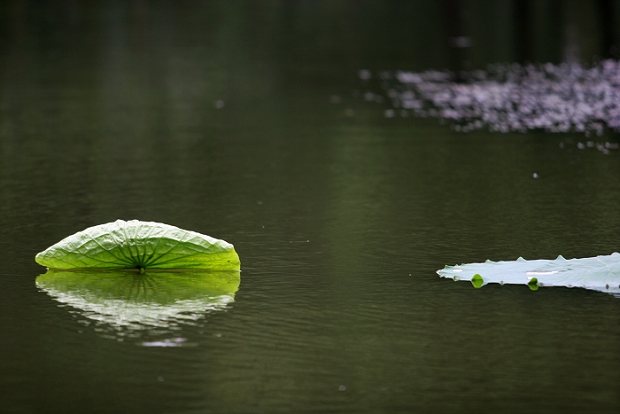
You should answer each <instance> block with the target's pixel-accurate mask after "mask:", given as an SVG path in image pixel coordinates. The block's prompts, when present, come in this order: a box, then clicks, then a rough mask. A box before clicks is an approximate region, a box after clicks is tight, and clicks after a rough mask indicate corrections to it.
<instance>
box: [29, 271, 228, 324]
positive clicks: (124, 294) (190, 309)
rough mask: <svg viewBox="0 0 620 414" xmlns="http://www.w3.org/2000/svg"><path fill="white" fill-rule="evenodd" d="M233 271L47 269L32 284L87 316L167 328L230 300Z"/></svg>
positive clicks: (114, 321)
mask: <svg viewBox="0 0 620 414" xmlns="http://www.w3.org/2000/svg"><path fill="white" fill-rule="evenodd" d="M239 283H240V274H239V272H238V271H212V270H211V271H210V270H202V271H200V270H188V271H176V272H171V271H161V270H159V271H158V270H151V271H146V272H144V273H139V272H137V271H135V270H133V271H129V270H126V271H123V270H95V269H88V270H86V271H82V270H63V271H58V270H48V271H47V273H45V274H42V275H40V276H38V277H37V279H36V285H37V287H38V288H39V289H40V290H42V291H44V292H46V293H47V294H48V295H50V296H51V297H53V298H54V299H55V300H57V301H58V302H60V303H61V304H64V305H70V306H72V307H73V308H75V309H77V310H78V312H79V313H80V314H81V315H82V316H84V317H86V318H88V319H91V320H94V321H97V322H105V323H107V324H109V325H110V326H112V327H114V328H116V329H118V328H130V329H134V330H135V329H142V328H152V327H159V328H169V327H171V326H175V325H178V324H179V323H183V322H191V321H194V320H197V319H199V318H201V317H202V316H203V315H204V314H205V313H207V312H210V311H214V310H220V309H223V308H224V307H226V305H227V304H229V303H230V302H232V301H233V300H234V296H235V292H237V290H238V289H239Z"/></svg>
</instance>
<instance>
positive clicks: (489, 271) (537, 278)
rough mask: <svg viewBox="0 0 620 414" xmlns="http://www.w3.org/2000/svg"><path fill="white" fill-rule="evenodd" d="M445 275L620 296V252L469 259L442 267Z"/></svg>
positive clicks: (479, 282) (477, 284)
mask: <svg viewBox="0 0 620 414" xmlns="http://www.w3.org/2000/svg"><path fill="white" fill-rule="evenodd" d="M437 273H438V274H439V276H441V277H446V278H450V279H454V280H467V281H471V282H472V284H473V285H474V286H475V287H482V286H484V285H486V284H487V283H499V284H522V285H527V286H529V288H530V289H532V290H537V289H538V287H539V286H540V287H543V286H544V287H547V286H565V287H581V288H585V289H592V290H597V291H600V292H605V293H610V294H613V295H614V296H620V253H613V254H611V255H608V256H596V257H587V258H583V259H570V260H566V259H565V258H563V257H562V256H559V257H558V258H557V259H555V260H525V259H523V258H519V259H517V260H516V261H512V262H492V261H490V260H487V261H486V262H485V263H469V264H463V265H457V266H446V268H445V269H441V270H438V271H437Z"/></svg>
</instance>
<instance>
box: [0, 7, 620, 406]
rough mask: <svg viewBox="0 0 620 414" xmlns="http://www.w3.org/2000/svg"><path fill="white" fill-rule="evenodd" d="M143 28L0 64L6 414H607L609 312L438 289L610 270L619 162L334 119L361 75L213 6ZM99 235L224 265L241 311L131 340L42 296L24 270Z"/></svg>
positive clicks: (584, 295)
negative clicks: (111, 232)
mask: <svg viewBox="0 0 620 414" xmlns="http://www.w3.org/2000/svg"><path fill="white" fill-rule="evenodd" d="M137 4H140V3H137ZM141 10H142V9H140V8H137V9H132V10H125V9H124V8H123V7H120V6H119V7H109V8H104V10H103V11H102V12H101V13H103V14H99V12H97V13H94V12H91V11H89V10H84V11H83V13H84V14H82V15H79V16H77V17H75V20H70V16H69V17H66V19H68V20H62V19H61V21H53V22H52V23H50V24H49V25H48V26H45V25H42V24H39V23H41V22H40V21H39V20H37V19H41V17H40V16H39V17H37V16H36V15H34V16H30V17H26V18H24V19H23V20H15V22H16V23H15V24H16V25H19V24H22V25H23V26H21V28H20V27H17V28H15V29H13V31H12V32H11V33H13V34H15V33H16V34H17V35H19V36H17V35H16V37H11V38H10V39H8V40H7V38H5V39H4V41H5V44H6V45H7V46H10V47H9V48H8V49H6V50H7V52H6V53H5V54H4V55H3V57H2V58H1V60H0V64H1V70H0V145H1V147H0V200H1V203H0V212H1V214H0V229H1V232H0V260H1V261H2V263H3V266H2V268H1V270H0V291H1V292H2V298H1V300H0V327H1V329H2V333H1V337H0V338H1V340H0V354H1V355H2V358H0V372H1V373H2V374H1V375H0V403H1V404H2V407H3V408H2V411H6V412H16V413H22V412H23V413H30V412H37V413H41V412H58V410H61V411H62V412H66V413H73V412H75V413H83V412H92V413H99V412H101V413H108V412H134V413H147V412H148V413H154V412H162V413H172V412H174V413H229V412H230V413H278V412H282V413H288V412H309V413H310V412H333V413H353V412H354V413H399V412H402V413H409V412H414V411H420V412H442V413H450V412H459V413H462V412H472V413H473V412H476V413H480V412H494V413H496V412H533V411H535V412H558V413H559V412H567V411H585V410H588V411H590V412H611V411H615V410H617V409H618V408H619V407H620V396H619V394H618V392H617V390H618V385H619V384H620V357H618V353H617V345H618V343H619V340H620V328H619V327H618V323H617V322H618V317H619V316H620V300H618V299H617V298H614V297H612V296H611V295H605V294H602V293H598V292H591V291H586V290H578V289H567V288H558V289H551V288H549V289H540V290H538V291H536V292H531V291H529V289H527V287H525V286H503V287H493V286H487V287H485V288H483V289H479V290H478V289H473V288H472V287H471V286H469V285H468V284H466V283H453V282H451V281H448V280H445V279H440V278H439V277H438V276H437V275H436V274H435V271H436V270H437V269H439V268H441V267H443V266H444V265H446V264H455V263H463V262H478V261H483V260H485V259H493V260H514V259H516V258H517V257H518V256H523V257H525V258H527V259H537V258H548V259H551V258H555V257H556V256H557V255H558V254H562V255H564V256H565V257H567V258H572V257H586V256H594V255H597V254H609V253H611V252H613V251H617V250H618V242H617V234H618V232H619V230H620V215H618V214H617V213H618V205H620V181H619V180H618V176H619V172H620V154H618V152H614V151H612V152H611V153H610V154H609V155H604V154H602V153H601V152H599V151H596V150H594V149H584V150H580V149H578V147H577V143H578V142H580V141H584V142H585V138H584V137H582V136H579V135H548V134H543V133H528V134H492V133H488V132H475V133H470V134H460V133H457V132H454V131H452V130H451V129H450V128H449V127H448V126H446V125H440V124H439V123H438V122H437V121H436V120H424V119H418V120H414V119H411V118H403V119H400V118H397V119H385V118H384V117H383V110H382V109H381V108H380V107H378V106H376V105H370V104H367V103H365V102H363V101H362V100H361V99H357V98H354V97H353V96H352V91H353V90H354V89H356V88H359V84H358V81H357V79H356V71H357V69H359V67H358V66H355V65H356V64H357V63H353V64H350V63H347V62H346V59H344V58H343V59H340V58H338V57H334V59H335V60H334V62H335V63H333V64H332V62H330V61H329V59H327V58H326V59H325V61H320V60H319V61H316V60H315V61H310V60H311V59H310V60H304V59H303V56H302V57H299V55H297V57H296V58H295V57H290V56H289V55H288V54H286V53H282V54H280V52H278V50H277V49H273V48H267V47H265V48H264V49H261V48H260V47H256V45H261V44H268V45H272V44H273V43H270V42H271V41H272V40H273V39H281V37H279V35H278V34H277V33H276V34H273V33H271V32H269V31H265V30H258V29H257V30H256V31H254V32H253V31H251V30H250V31H249V33H248V32H247V31H240V30H235V29H234V28H235V26H234V25H233V23H234V21H235V20H234V17H235V16H237V17H238V16H239V13H237V12H230V14H226V11H227V10H228V9H226V8H225V7H221V8H216V9H215V10H214V11H213V12H214V14H211V13H209V10H206V9H205V8H198V9H196V8H194V9H192V8H189V9H180V8H179V9H174V8H173V9H163V11H162V9H158V8H155V9H149V8H146V9H144V10H142V11H141ZM196 10H198V11H201V12H202V13H203V14H202V15H199V16H202V18H204V19H206V20H209V19H212V20H211V21H213V23H214V24H215V23H217V22H224V23H221V27H219V28H217V29H216V28H214V27H212V26H209V25H204V24H199V22H202V21H203V20H200V19H198V18H197V17H196V16H197V14H196V13H197V11H196ZM229 11H230V10H229ZM142 12H144V13H142ZM169 12H172V14H170V13H169ZM89 13H92V14H89ZM132 13H133V14H132ZM141 13H142V14H141ZM265 13H267V14H266V15H264V16H263V17H261V19H263V20H259V22H263V21H268V20H269V17H268V16H269V14H268V12H267V11H266V12H265ZM212 15H217V16H218V18H217V19H216V18H215V17H208V16H212ZM101 16H104V17H103V18H102V17H101ZM265 16H267V17H265ZM63 18H64V17H63ZM89 19H90V20H89ZM274 19H275V20H276V21H282V20H279V18H274ZM89 21H90V22H95V23H94V24H92V25H89V24H86V22H89ZM20 22H21V23H20ZM33 22H34V23H33ZM37 22H38V23H37ZM106 22H107V23H106ZM35 23H37V24H35ZM239 24H241V23H239ZM244 27H247V26H244ZM250 27H252V26H250ZM261 27H263V26H261ZM278 27H279V26H278ZM46 28H47V29H49V31H48V32H46V31H45V30H46ZM80 28H86V29H84V30H83V31H80V30H81V29H80ZM276 28H277V27H276ZM79 29H80V30H79ZM273 30H276V29H273ZM278 30H288V29H286V26H284V28H280V29H278ZM77 32H79V33H82V35H81V36H78V37H76V36H73V34H74V33H77ZM240 33H241V34H240ZM256 33H259V34H261V35H264V36H273V39H272V38H270V37H267V38H266V40H265V39H262V40H260V38H258V40H257V37H256ZM20 36H21V37H20ZM270 39H271V40H270ZM293 40H294V41H298V39H297V40H295V39H293ZM299 41H301V40H299ZM282 47H283V48H284V50H285V51H286V50H289V49H287V47H288V46H286V45H284V46H282ZM300 50H302V49H300ZM299 53H302V52H299ZM308 53H314V52H312V50H311V51H310V52H308ZM377 53H378V52H377ZM386 53H387V54H384V55H382V56H383V57H384V58H385V59H386V60H389V59H393V58H394V55H390V53H388V52H386ZM327 55H329V53H327V52H326V56H327ZM332 56H336V55H332ZM393 64H394V65H396V64H397V62H395V61H394V62H393ZM414 69H415V68H414ZM334 96H337V99H335V98H334ZM614 139H615V138H614V137H612V136H604V137H600V138H597V140H599V141H601V142H603V141H605V140H614ZM560 144H562V146H561V145H560ZM534 173H536V174H537V176H538V178H533V174H534ZM117 218H122V219H134V218H136V219H140V220H153V221H161V222H165V223H169V224H173V225H176V226H179V227H181V228H186V229H191V230H195V231H199V232H202V233H206V234H209V235H211V236H214V237H218V238H222V239H225V240H227V241H229V242H231V243H233V244H234V245H235V247H236V250H237V252H238V253H239V255H240V258H241V263H242V273H241V284H240V286H239V290H238V291H237V292H236V294H235V298H234V302H231V303H228V304H227V305H226V306H225V307H223V308H222V309H220V308H218V309H214V310H212V311H205V312H204V315H203V316H202V317H200V318H198V319H197V320H192V321H187V322H186V323H179V324H171V325H170V326H167V327H164V328H162V329H156V330H152V329H144V330H138V331H133V332H132V334H131V335H129V334H128V333H127V331H126V330H123V329H118V327H114V326H111V325H110V324H109V323H105V321H104V322H102V323H97V322H96V321H94V320H93V319H92V318H88V317H86V316H85V315H84V314H83V312H82V311H81V310H80V309H79V308H76V307H73V306H68V305H66V304H65V305H63V304H62V303H60V302H58V301H57V300H55V299H54V298H53V297H52V296H49V295H48V294H46V293H45V292H44V291H41V290H39V289H37V287H36V285H35V278H36V276H37V275H39V274H41V273H43V272H44V269H42V268H41V267H39V266H38V265H37V264H36V263H34V255H35V254H36V253H37V252H39V251H41V250H43V249H45V248H46V247H48V246H49V245H51V244H53V243H55V242H57V241H58V240H60V239H61V238H63V237H65V236H67V235H69V234H72V233H74V232H76V231H79V230H83V229H84V228H86V227H88V226H91V225H95V224H101V223H105V222H108V221H113V220H115V219H117ZM145 345H147V346H145ZM173 345H176V346H173Z"/></svg>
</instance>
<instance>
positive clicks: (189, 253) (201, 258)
mask: <svg viewBox="0 0 620 414" xmlns="http://www.w3.org/2000/svg"><path fill="white" fill-rule="evenodd" d="M35 260H36V261H37V263H39V264H40V265H43V266H46V267H48V268H50V269H91V268H96V269H97V268H98V269H131V268H133V269H136V268H137V269H212V270H239V268H240V262H239V256H238V255H237V252H236V251H235V248H234V247H233V245H232V244H230V243H227V242H225V241H224V240H219V239H215V238H213V237H209V236H205V235H204V234H200V233H196V232H193V231H188V230H182V229H180V228H178V227H175V226H170V225H168V224H162V223H155V222H144V221H138V220H131V221H123V220H117V221H115V222H113V223H106V224H101V225H98V226H94V227H89V228H87V229H86V230H83V231H80V232H77V233H75V234H73V235H71V236H69V237H66V238H64V239H63V240H61V241H59V242H58V243H56V244H54V245H53V246H51V247H49V248H48V249H47V250H45V251H43V252H41V253H39V254H37V256H36V258H35Z"/></svg>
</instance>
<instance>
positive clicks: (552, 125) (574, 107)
mask: <svg viewBox="0 0 620 414" xmlns="http://www.w3.org/2000/svg"><path fill="white" fill-rule="evenodd" d="M365 75H366V76H365V77H364V79H362V80H363V81H368V80H369V79H370V75H369V74H368V73H366V74H365ZM378 78H379V80H380V81H381V85H382V87H383V89H384V92H385V95H387V96H386V97H387V98H388V99H389V100H391V102H392V105H393V106H394V108H396V109H397V110H399V111H400V113H401V114H403V113H405V112H406V113H407V114H408V115H409V114H411V115H416V116H421V117H437V118H442V119H446V120H449V121H451V122H452V123H453V124H454V127H455V129H457V130H460V131H471V130H475V129H481V128H488V129H490V130H492V131H500V132H509V131H520V132H525V131H528V130H544V131H548V132H583V133H586V134H587V135H589V134H590V133H597V134H599V135H600V134H602V133H603V131H604V130H605V129H606V128H607V129H611V130H613V131H616V132H618V131H620V62H617V61H614V60H605V61H602V62H600V63H599V64H597V65H594V66H592V67H590V68H586V67H584V66H581V65H578V64H567V63H563V64H560V65H554V64H551V63H548V64H545V65H526V66H521V65H518V64H496V65H491V66H490V67H489V68H488V70H487V71H475V72H471V73H469V74H468V76H467V81H466V82H463V83H456V82H453V81H452V80H451V78H450V75H449V73H448V72H441V71H427V72H420V73H414V72H403V71H398V72H395V73H392V72H381V73H379V76H378ZM366 94H367V95H368V94H369V92H367V93H366ZM367 100H368V99H367ZM374 100H375V101H378V100H377V99H374ZM386 113H387V112H386ZM394 113H395V112H393V111H392V112H390V114H394ZM386 116H387V115H386Z"/></svg>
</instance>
